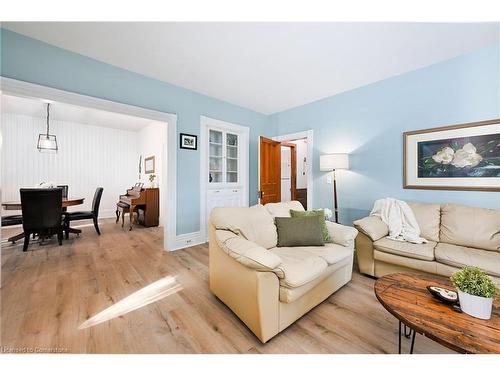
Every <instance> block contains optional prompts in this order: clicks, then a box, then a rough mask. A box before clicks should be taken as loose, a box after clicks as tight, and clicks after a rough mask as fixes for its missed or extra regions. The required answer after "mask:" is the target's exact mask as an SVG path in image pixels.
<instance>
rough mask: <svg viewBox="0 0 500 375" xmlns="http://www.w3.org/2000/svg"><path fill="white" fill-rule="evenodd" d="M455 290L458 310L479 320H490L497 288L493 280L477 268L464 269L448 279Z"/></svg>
mask: <svg viewBox="0 0 500 375" xmlns="http://www.w3.org/2000/svg"><path fill="white" fill-rule="evenodd" d="M450 280H451V282H452V283H453V285H454V286H455V287H456V288H457V292H458V299H459V300H460V308H461V309H462V311H463V312H464V313H466V314H469V315H471V316H473V317H476V318H479V319H490V317H491V310H492V307H493V298H494V297H495V294H496V292H497V288H496V286H495V284H494V283H493V280H491V278H490V277H489V276H488V275H486V274H485V273H484V272H483V271H481V270H480V269H479V268H477V267H464V268H462V269H461V270H460V271H457V272H454V273H453V275H451V277H450Z"/></svg>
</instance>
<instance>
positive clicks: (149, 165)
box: [144, 156, 155, 173]
mask: <svg viewBox="0 0 500 375" xmlns="http://www.w3.org/2000/svg"><path fill="white" fill-rule="evenodd" d="M144 173H155V157H154V156H149V157H147V158H145V159H144Z"/></svg>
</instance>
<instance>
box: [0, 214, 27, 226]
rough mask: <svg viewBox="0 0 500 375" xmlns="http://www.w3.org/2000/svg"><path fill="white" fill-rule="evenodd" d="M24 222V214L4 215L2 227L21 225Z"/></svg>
mask: <svg viewBox="0 0 500 375" xmlns="http://www.w3.org/2000/svg"><path fill="white" fill-rule="evenodd" d="M22 223H23V215H6V216H2V227H10V226H12V225H20V224H22Z"/></svg>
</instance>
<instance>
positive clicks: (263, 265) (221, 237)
mask: <svg viewBox="0 0 500 375" xmlns="http://www.w3.org/2000/svg"><path fill="white" fill-rule="evenodd" d="M215 239H216V241H217V244H218V245H219V247H220V248H221V249H222V251H224V252H225V253H226V254H227V255H229V256H230V257H231V258H233V259H234V260H236V261H237V262H238V263H241V264H242V265H244V266H245V267H248V268H252V269H254V270H257V271H272V270H274V269H275V268H276V267H278V266H279V265H280V264H281V258H280V257H279V256H277V255H276V254H273V253H272V252H270V251H268V250H267V249H265V248H263V247H262V246H259V245H257V244H256V243H254V242H252V241H248V240H246V239H244V238H242V237H239V236H237V235H236V234H234V233H233V232H230V231H228V230H216V231H215Z"/></svg>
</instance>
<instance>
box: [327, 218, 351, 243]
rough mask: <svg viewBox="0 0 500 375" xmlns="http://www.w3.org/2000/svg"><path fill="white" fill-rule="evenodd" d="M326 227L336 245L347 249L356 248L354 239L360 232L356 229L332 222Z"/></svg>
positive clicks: (328, 222)
mask: <svg viewBox="0 0 500 375" xmlns="http://www.w3.org/2000/svg"><path fill="white" fill-rule="evenodd" d="M326 227H327V229H328V233H329V234H330V238H331V239H332V241H333V242H334V243H336V244H339V245H342V246H345V247H354V239H355V238H356V236H357V235H358V231H357V230H356V229H355V228H353V227H348V226H347V225H342V224H337V223H333V222H331V221H327V222H326Z"/></svg>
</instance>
